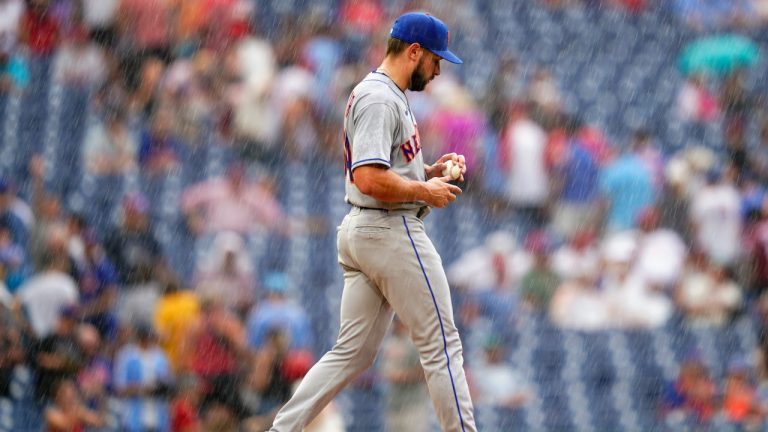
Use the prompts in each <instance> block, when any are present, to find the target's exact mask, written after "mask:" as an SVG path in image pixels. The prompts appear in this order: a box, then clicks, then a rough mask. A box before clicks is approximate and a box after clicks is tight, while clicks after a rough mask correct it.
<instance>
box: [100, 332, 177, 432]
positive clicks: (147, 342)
mask: <svg viewBox="0 0 768 432" xmlns="http://www.w3.org/2000/svg"><path fill="white" fill-rule="evenodd" d="M136 336H137V339H138V341H137V342H136V343H132V344H129V345H127V346H125V347H123V348H122V349H121V350H120V351H119V352H118V353H117V356H116V361H115V376H114V386H115V390H117V392H118V395H121V396H122V397H123V400H122V406H121V419H120V420H121V424H122V427H123V429H122V430H124V431H126V432H144V431H156V432H167V431H168V430H169V427H170V426H169V415H168V402H167V400H166V395H165V393H166V392H167V390H168V388H169V385H170V383H171V380H172V377H171V368H170V364H169V363H168V359H167V358H166V356H165V353H163V350H162V349H160V347H159V346H157V344H156V343H155V342H154V340H153V336H152V331H151V329H150V328H149V327H144V326H140V327H139V328H137V330H136Z"/></svg>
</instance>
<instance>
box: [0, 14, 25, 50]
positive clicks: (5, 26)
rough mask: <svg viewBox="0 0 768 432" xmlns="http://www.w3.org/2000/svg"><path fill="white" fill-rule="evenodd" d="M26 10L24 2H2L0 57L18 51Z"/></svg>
mask: <svg viewBox="0 0 768 432" xmlns="http://www.w3.org/2000/svg"><path fill="white" fill-rule="evenodd" d="M25 10H26V2H25V1H24V0H3V1H0V17H2V18H0V56H8V55H10V54H12V53H13V52H14V51H15V50H16V44H17V42H18V38H19V25H20V23H21V19H22V17H23V16H24V15H25Z"/></svg>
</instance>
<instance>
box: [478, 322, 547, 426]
mask: <svg viewBox="0 0 768 432" xmlns="http://www.w3.org/2000/svg"><path fill="white" fill-rule="evenodd" d="M505 355H506V346H505V345H504V344H503V342H502V340H501V339H500V338H499V337H497V336H494V335H490V336H488V337H487V338H486V340H485V341H484V342H483V358H482V359H481V360H480V361H479V362H478V363H477V364H475V365H474V366H473V368H472V375H471V376H472V380H471V382H472V383H474V385H473V387H474V392H473V393H474V396H475V403H476V404H477V409H478V415H479V416H480V418H481V419H482V416H483V412H484V410H485V412H486V414H490V413H489V412H492V411H496V412H497V413H504V412H508V411H510V410H517V409H520V408H521V407H523V406H525V405H526V403H528V402H529V401H530V400H531V398H532V397H533V396H534V395H533V394H532V392H531V389H530V387H529V385H528V383H527V382H526V380H525V378H524V377H523V376H522V374H521V373H520V372H519V371H517V370H515V368H513V367H512V366H511V365H510V364H508V363H507V362H505V361H504V358H505ZM502 415H503V414H502ZM481 421H482V420H481Z"/></svg>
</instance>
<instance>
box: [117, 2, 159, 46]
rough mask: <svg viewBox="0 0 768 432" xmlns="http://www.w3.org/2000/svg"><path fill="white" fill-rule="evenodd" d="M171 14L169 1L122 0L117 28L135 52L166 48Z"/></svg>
mask: <svg viewBox="0 0 768 432" xmlns="http://www.w3.org/2000/svg"><path fill="white" fill-rule="evenodd" d="M171 12H172V11H171V5H170V1H169V0H122V2H121V4H120V10H119V13H118V14H117V16H118V28H119V29H120V30H121V32H122V34H123V35H124V36H125V37H126V39H128V40H129V41H130V42H132V45H133V48H134V49H135V50H137V51H141V50H147V49H153V48H167V47H168V45H169V39H170V31H169V30H170V26H169V25H168V23H170V22H172V20H171Z"/></svg>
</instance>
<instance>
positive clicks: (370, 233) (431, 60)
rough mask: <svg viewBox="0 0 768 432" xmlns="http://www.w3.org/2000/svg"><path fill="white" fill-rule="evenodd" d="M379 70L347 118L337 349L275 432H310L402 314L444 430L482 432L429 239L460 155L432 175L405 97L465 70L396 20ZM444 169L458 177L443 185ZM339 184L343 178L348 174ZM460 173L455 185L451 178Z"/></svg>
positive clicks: (428, 31) (452, 196) (441, 46)
mask: <svg viewBox="0 0 768 432" xmlns="http://www.w3.org/2000/svg"><path fill="white" fill-rule="evenodd" d="M389 36H390V37H389V40H388V42H387V51H386V55H385V57H384V60H383V61H382V63H381V65H380V66H379V67H378V68H377V69H376V70H374V71H372V72H371V73H369V74H368V75H367V76H366V77H365V78H363V80H362V81H361V82H360V83H359V84H358V85H356V86H355V88H354V89H353V90H352V94H351V95H350V97H349V101H348V103H347V106H346V108H345V110H344V131H343V132H344V159H345V170H344V175H345V191H346V198H345V201H346V202H347V203H348V204H349V205H350V206H351V209H350V212H349V213H348V214H347V215H346V217H345V218H344V220H343V221H342V223H341V225H340V226H339V229H338V243H337V244H338V252H339V263H340V264H341V266H342V269H343V271H344V291H343V294H342V298H341V317H340V327H341V328H340V330H339V338H338V340H337V342H336V345H335V346H334V347H333V349H332V350H331V351H329V352H328V353H326V354H325V355H324V356H323V358H322V359H320V361H319V362H318V363H317V364H315V366H314V367H313V368H312V369H311V370H310V371H309V372H308V373H307V376H306V377H305V378H304V380H303V381H302V382H301V384H300V385H299V387H298V389H297V390H296V392H295V394H294V395H293V397H292V398H291V400H289V401H288V402H287V403H286V404H285V405H284V406H283V408H282V409H281V410H280V411H279V412H278V414H277V416H276V418H275V421H274V423H273V425H272V428H271V429H270V430H271V431H272V432H294V431H295V432H298V431H300V430H303V429H304V428H305V427H306V426H307V425H308V424H309V423H310V422H311V421H312V419H313V418H315V417H316V416H317V415H318V413H320V412H321V411H322V410H323V408H324V407H325V406H326V405H327V404H328V403H329V402H330V401H331V400H332V399H333V398H334V397H335V396H336V395H337V394H338V393H339V392H340V391H341V390H342V389H344V387H346V385H347V384H349V383H350V382H352V381H354V380H355V378H357V377H358V376H360V374H362V373H363V371H365V370H367V369H368V368H369V367H370V366H371V365H372V364H373V362H374V360H375V358H376V353H377V352H378V350H379V348H380V345H381V343H382V340H383V339H384V336H385V335H386V333H387V329H388V328H389V326H390V323H391V322H392V318H393V316H394V315H395V314H397V315H398V317H400V319H401V320H402V321H403V323H404V324H405V325H406V327H408V330H409V334H410V336H411V339H412V340H413V342H414V344H415V345H416V347H417V349H418V351H419V357H420V360H421V363H422V364H423V365H424V375H425V378H426V381H427V386H428V388H429V393H430V397H431V399H432V404H433V405H434V408H435V412H436V414H437V419H438V422H439V423H440V426H441V428H442V430H444V431H451V432H454V431H461V432H470V431H476V430H477V427H476V426H475V420H474V413H473V412H474V409H473V407H472V399H471V397H470V393H469V388H468V385H467V379H466V376H465V374H464V369H463V364H464V359H463V354H462V346H461V340H460V339H459V331H458V329H457V327H456V323H455V321H454V317H453V308H452V302H451V293H450V288H449V286H448V281H447V278H446V275H445V271H444V269H443V266H442V260H441V258H440V256H439V255H438V253H437V251H436V249H435V247H434V245H433V244H432V241H431V240H430V239H429V237H428V236H427V234H426V231H425V229H424V222H423V219H424V217H426V216H427V214H428V213H429V212H430V210H431V209H432V208H444V207H446V206H448V205H449V204H450V203H452V202H453V201H455V200H456V197H457V196H458V195H459V194H460V193H461V189H460V188H459V187H458V186H456V185H454V184H451V182H452V181H454V180H458V181H459V182H463V181H464V174H465V173H466V170H467V167H466V162H465V159H464V157H463V156H460V155H457V154H456V153H449V154H446V155H443V156H441V157H440V158H439V159H438V160H437V162H435V163H434V164H432V165H428V164H426V163H425V162H424V154H423V153H422V152H421V149H422V143H421V138H420V135H419V131H418V127H417V122H416V119H415V117H414V113H413V110H412V109H411V106H410V104H409V102H408V97H407V95H406V93H405V91H406V90H411V91H422V90H424V89H425V88H426V86H427V84H429V82H430V81H432V79H434V78H435V77H437V76H438V75H440V72H441V64H440V63H441V61H442V60H446V61H448V62H451V63H455V64H461V63H462V60H461V59H460V58H459V57H457V56H456V55H455V54H454V53H452V52H451V51H450V50H449V49H448V45H449V43H450V39H451V34H450V32H449V31H448V27H447V26H446V25H445V24H444V23H443V22H442V21H440V20H439V19H437V18H436V17H434V16H431V15H429V14H427V13H422V12H410V13H406V14H404V15H402V16H400V17H398V18H397V20H396V21H395V23H394V25H393V26H392V28H391V30H390V33H389ZM448 162H451V164H453V165H455V166H456V167H458V169H457V170H455V171H454V170H451V171H452V172H451V173H446V174H448V175H444V174H443V171H444V170H445V169H446V168H448ZM340 174H341V173H340ZM450 174H454V175H450Z"/></svg>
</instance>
